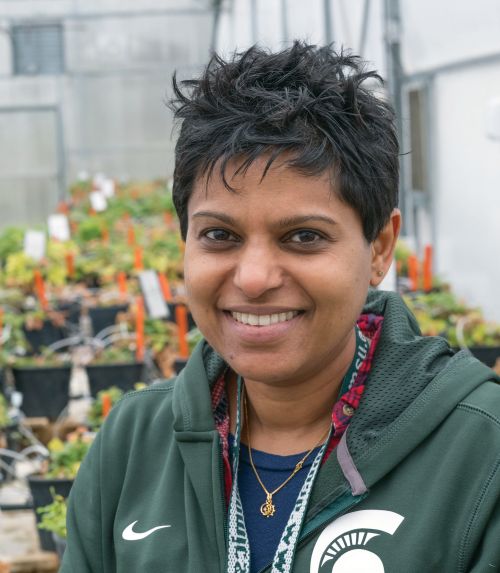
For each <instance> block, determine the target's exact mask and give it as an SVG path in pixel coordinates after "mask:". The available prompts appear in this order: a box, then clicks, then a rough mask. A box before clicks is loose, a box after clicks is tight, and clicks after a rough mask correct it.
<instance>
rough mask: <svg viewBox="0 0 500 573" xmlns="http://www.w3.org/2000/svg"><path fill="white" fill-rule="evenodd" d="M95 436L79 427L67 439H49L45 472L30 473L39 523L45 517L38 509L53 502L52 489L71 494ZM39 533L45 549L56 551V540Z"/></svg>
mask: <svg viewBox="0 0 500 573" xmlns="http://www.w3.org/2000/svg"><path fill="white" fill-rule="evenodd" d="M93 439H94V434H93V433H90V432H88V431H87V429H86V428H78V429H77V430H75V431H74V432H72V433H71V434H68V436H67V437H66V441H65V442H62V441H61V440H60V439H59V438H54V439H52V440H51V441H50V442H49V444H48V449H49V459H48V460H47V463H46V467H45V468H44V471H42V472H41V473H40V474H33V475H30V476H28V485H29V488H30V491H31V496H32V498H33V508H34V510H35V513H36V520H37V523H40V521H41V520H42V516H41V515H40V514H39V513H37V510H38V508H39V507H44V506H46V505H49V504H50V503H51V502H52V495H51V489H52V490H53V491H54V492H55V493H56V494H58V495H61V496H63V497H64V498H67V497H68V495H69V492H70V490H71V487H72V485H73V481H74V479H75V476H76V474H77V472H78V469H79V468H80V464H81V463H82V461H83V458H84V457H85V455H86V454H87V452H88V450H89V448H90V446H91V444H92V441H93ZM38 536H39V539H40V545H41V547H42V549H44V550H46V551H55V543H54V540H53V539H52V536H51V534H50V533H49V532H48V531H44V530H39V531H38Z"/></svg>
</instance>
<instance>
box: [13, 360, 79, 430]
mask: <svg viewBox="0 0 500 573" xmlns="http://www.w3.org/2000/svg"><path fill="white" fill-rule="evenodd" d="M13 361H14V362H13V366H12V374H13V377H14V386H15V388H16V390H17V391H18V392H21V394H22V396H23V402H22V405H21V409H22V411H23V412H24V414H25V415H26V416H28V417H38V416H43V417H47V418H49V419H50V420H56V419H57V418H58V417H59V415H60V414H61V412H62V411H63V410H64V409H65V408H66V406H67V404H68V400H69V382H70V378H71V370H72V366H71V363H70V361H69V357H68V356H67V355H64V354H55V353H53V352H50V351H44V352H42V353H41V354H39V355H36V356H24V357H20V356H18V357H14V358H13Z"/></svg>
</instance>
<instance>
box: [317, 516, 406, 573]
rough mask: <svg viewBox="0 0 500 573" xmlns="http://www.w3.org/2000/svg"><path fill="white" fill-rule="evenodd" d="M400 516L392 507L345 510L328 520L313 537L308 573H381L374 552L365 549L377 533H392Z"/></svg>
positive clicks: (380, 566) (377, 558) (382, 569)
mask: <svg viewBox="0 0 500 573" xmlns="http://www.w3.org/2000/svg"><path fill="white" fill-rule="evenodd" d="M403 520H404V517H402V516H401V515H399V514H397V513H394V512H392V511H382V510H375V509H369V510H363V511H353V512H351V513H347V514H346V515H343V516H342V517H339V519H337V520H335V521H334V522H333V523H330V525H328V527H326V528H325V529H324V530H323V532H322V533H321V535H320V536H319V537H318V540H317V541H316V545H315V546H314V549H313V552H312V556H311V566H310V569H309V572H310V573H384V572H385V569H384V564H383V563H382V560H381V559H380V557H379V556H378V555H376V554H375V553H373V552H371V551H370V550H369V549H366V546H367V544H368V543H369V542H370V540H372V539H373V538H374V537H378V536H379V535H383V534H389V535H393V534H394V532H395V531H396V529H397V528H398V527H399V526H400V525H401V523H402V521H403Z"/></svg>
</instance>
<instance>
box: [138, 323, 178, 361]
mask: <svg viewBox="0 0 500 573" xmlns="http://www.w3.org/2000/svg"><path fill="white" fill-rule="evenodd" d="M144 336H145V340H146V345H147V346H148V348H151V349H152V350H153V352H155V353H157V352H161V351H162V350H163V349H164V348H165V347H166V346H168V345H169V344H171V342H172V340H174V339H175V337H176V326H175V324H174V323H172V322H168V321H166V320H161V319H153V318H147V319H146V321H145V324H144Z"/></svg>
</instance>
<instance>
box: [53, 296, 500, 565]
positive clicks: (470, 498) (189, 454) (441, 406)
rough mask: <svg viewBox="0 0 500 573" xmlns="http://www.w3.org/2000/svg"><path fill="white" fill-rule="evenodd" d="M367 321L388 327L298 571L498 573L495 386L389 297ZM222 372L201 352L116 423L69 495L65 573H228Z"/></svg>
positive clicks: (308, 529)
mask: <svg viewBox="0 0 500 573" xmlns="http://www.w3.org/2000/svg"><path fill="white" fill-rule="evenodd" d="M365 312H373V313H375V314H379V315H383V316H384V324H383V329H382V334H381V337H380V341H379V343H378V347H377V350H376V354H375V360H374V364H373V367H372V370H371V372H370V375H369V378H368V381H367V384H366V389H365V392H364V394H363V398H362V400H361V403H360V406H359V408H358V410H357V411H356V414H355V416H354V417H353V419H352V421H351V423H350V425H349V428H348V430H347V432H346V434H345V435H344V437H343V439H342V441H341V443H340V444H339V446H338V447H337V450H336V452H335V453H336V455H331V456H330V457H329V458H328V460H327V461H326V463H325V464H324V465H323V466H322V467H321V469H320V471H319V473H318V476H317V479H316V482H315V484H314V488H313V491H312V494H311V497H310V500H309V505H308V511H307V515H306V519H305V523H304V526H303V529H302V533H301V537H300V541H299V544H298V547H297V552H296V555H295V561H294V568H293V571H294V572H297V573H299V572H300V573H326V572H328V573H353V572H355V571H363V572H364V573H383V572H385V573H433V572H435V573H438V572H439V573H443V572H445V573H448V572H449V573H461V572H473V573H487V572H489V571H492V572H493V571H500V501H499V500H500V386H498V384H497V382H498V381H499V380H498V378H497V377H495V374H494V373H493V372H492V371H491V370H490V369H489V368H487V367H486V366H484V365H483V364H481V363H480V362H478V361H477V360H475V359H474V358H472V357H471V356H469V355H468V354H467V353H465V352H460V353H458V354H456V355H454V356H453V355H452V352H451V351H450V349H449V347H448V345H447V343H446V342H445V341H444V340H443V339H440V338H422V337H421V336H420V333H419V331H418V326H417V324H416V321H415V319H414V317H413V316H412V315H411V314H410V313H409V311H408V309H407V308H406V307H405V305H404V303H403V302H402V301H401V299H400V298H399V297H398V296H397V295H395V294H392V293H382V292H373V293H370V294H369V297H368V300H367V304H366V307H365ZM224 367H225V365H224V363H223V361H222V359H221V358H220V357H219V356H218V355H217V354H216V353H215V352H214V351H213V350H212V349H211V348H210V347H209V346H208V345H207V344H206V343H202V344H200V345H198V347H197V348H196V350H195V352H194V354H193V356H192V357H191V359H190V360H189V362H188V365H187V366H186V368H185V369H184V371H183V372H182V373H181V374H180V375H179V376H178V378H177V380H176V381H175V382H172V381H170V382H165V383H161V384H158V385H154V386H152V387H150V388H149V389H146V390H142V391H140V392H136V393H132V394H128V395H126V396H125V397H124V398H123V399H122V401H121V402H120V403H119V404H118V405H117V406H116V407H115V408H113V410H112V412H111V413H110V415H109V417H108V419H107V421H106V423H105V424H104V426H103V428H102V430H101V432H100V433H99V434H98V436H97V438H96V440H95V443H94V445H93V446H92V448H91V451H90V453H89V455H88V456H87V458H86V459H85V461H84V462H83V464H82V467H81V469H80V471H79V474H78V477H77V479H76V482H75V484H74V486H73V489H72V492H71V496H70V503H69V510H68V545H67V549H66V554H65V557H64V561H63V564H62V568H61V570H60V571H61V572H62V573H83V572H86V573H87V572H93V573H112V572H115V571H118V572H120V573H129V572H130V573H136V572H141V573H160V572H161V573H165V572H172V573H201V572H203V573H216V572H217V573H223V572H224V571H225V566H226V543H225V539H226V528H227V523H226V509H225V501H224V493H223V468H222V459H221V446H220V443H219V435H218V433H217V430H216V429H215V426H214V421H213V416H212V409H211V399H210V385H211V384H213V383H214V382H215V380H216V379H217V378H218V376H219V375H220V373H221V372H222V369H223V368H224ZM268 570H270V569H266V571H268Z"/></svg>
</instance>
